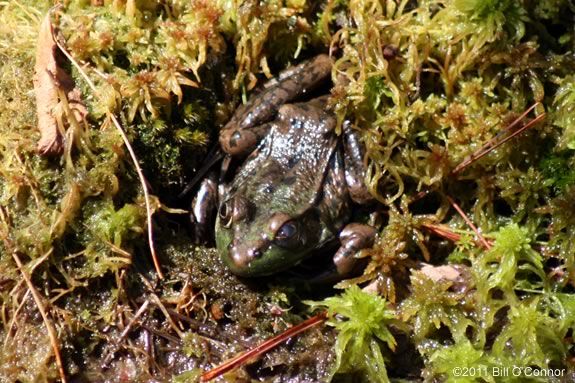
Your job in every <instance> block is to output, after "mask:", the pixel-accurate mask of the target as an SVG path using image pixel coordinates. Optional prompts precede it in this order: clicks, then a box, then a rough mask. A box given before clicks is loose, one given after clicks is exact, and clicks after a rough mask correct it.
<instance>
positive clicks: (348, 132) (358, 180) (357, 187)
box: [343, 121, 374, 205]
mask: <svg viewBox="0 0 575 383" xmlns="http://www.w3.org/2000/svg"><path fill="white" fill-rule="evenodd" d="M343 144H344V163H345V182H346V184H347V190H348V192H349V196H350V197H351V199H352V200H353V202H355V203H357V204H360V205H366V204H369V203H371V202H373V201H374V198H373V196H372V195H371V194H370V192H369V190H368V188H367V186H366V185H365V173H366V168H365V162H364V158H365V147H364V145H363V143H362V142H361V141H360V139H359V134H358V132H357V131H355V130H353V128H352V127H351V124H350V123H349V121H346V122H345V123H344V126H343Z"/></svg>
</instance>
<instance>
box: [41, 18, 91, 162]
mask: <svg viewBox="0 0 575 383" xmlns="http://www.w3.org/2000/svg"><path fill="white" fill-rule="evenodd" d="M59 54H60V51H59V49H58V47H57V45H56V41H55V40H54V28H53V27H52V22H51V21H50V13H48V14H47V15H46V17H45V18H44V21H42V25H41V26H40V33H39V35H38V44H37V47H36V66H35V67H34V71H35V74H34V91H35V93H36V110H37V114H38V129H39V130H40V140H39V141H38V148H37V149H38V152H39V153H41V154H44V155H55V154H61V153H62V152H63V149H64V138H63V137H64V129H65V128H66V126H59V125H58V119H57V118H56V116H55V114H54V110H55V108H56V106H57V105H58V103H59V102H60V96H61V95H62V96H63V97H66V98H67V101H68V105H69V106H70V110H71V111H72V113H73V116H65V115H64V116H62V119H61V121H62V122H63V123H64V124H65V125H69V118H75V119H76V121H81V120H83V119H84V118H85V117H86V115H87V110H86V107H85V106H84V104H83V102H82V100H81V97H80V92H79V91H78V90H77V89H75V88H74V80H73V79H72V77H71V76H70V75H69V74H68V73H66V71H65V70H64V69H62V68H61V67H60V65H59V64H58V55H59Z"/></svg>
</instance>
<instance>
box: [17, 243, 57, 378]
mask: <svg viewBox="0 0 575 383" xmlns="http://www.w3.org/2000/svg"><path fill="white" fill-rule="evenodd" d="M12 258H14V261H15V262H16V265H17V266H18V269H19V270H20V273H21V274H22V277H23V278H24V280H25V281H26V285H28V289H29V290H30V292H31V293H32V297H33V298H34V302H35V303H36V307H38V311H40V315H41V316H42V320H43V321H44V325H45V326H46V329H47V330H48V336H49V337H50V343H51V344H52V350H53V351H54V357H55V358H56V365H57V366H58V373H59V374H60V380H61V381H62V383H66V381H67V380H66V373H65V372H64V364H63V363H62V357H61V355H60V345H59V344H58V336H57V335H56V329H55V328H54V324H53V323H52V322H51V321H50V318H49V317H48V313H47V312H46V308H45V307H44V304H43V303H42V296H41V295H40V293H39V292H38V290H36V287H34V284H33V283H32V279H30V276H29V275H28V273H27V272H26V271H25V270H24V267H23V266H22V262H21V261H20V257H18V254H17V253H16V252H15V251H13V252H12Z"/></svg>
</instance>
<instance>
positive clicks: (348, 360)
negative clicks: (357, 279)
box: [308, 286, 398, 382]
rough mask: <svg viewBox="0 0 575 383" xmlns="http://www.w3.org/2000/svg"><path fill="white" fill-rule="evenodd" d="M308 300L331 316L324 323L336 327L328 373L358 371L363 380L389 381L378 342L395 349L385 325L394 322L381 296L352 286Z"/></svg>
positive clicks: (392, 313)
mask: <svg viewBox="0 0 575 383" xmlns="http://www.w3.org/2000/svg"><path fill="white" fill-rule="evenodd" d="M308 303H309V304H311V306H312V307H316V308H317V307H325V308H326V309H327V311H328V314H329V315H330V316H331V317H332V318H331V319H330V320H328V322H327V323H328V324H329V325H331V326H334V327H335V328H336V329H337V330H338V336H337V340H336V343H335V356H336V359H335V365H334V367H333V372H332V376H333V375H334V374H335V373H337V372H339V373H345V372H350V371H360V372H362V373H363V374H364V379H366V380H367V381H371V382H389V378H388V376H387V369H386V366H385V360H384V357H383V354H382V352H381V348H380V342H381V343H383V344H385V345H386V347H387V348H388V349H391V350H394V349H395V346H396V341H395V339H394V337H393V335H392V333H391V332H390V330H389V328H388V326H389V325H392V324H394V323H395V324H397V323H398V321H397V320H395V314H394V312H393V310H391V309H390V308H388V307H387V302H386V301H385V300H384V299H382V298H380V297H378V296H377V295H373V294H370V293H366V292H363V291H361V290H360V289H359V287H357V286H352V287H350V288H348V289H347V290H345V292H344V293H343V294H342V295H341V296H339V297H337V296H336V297H330V298H327V299H325V300H324V301H322V302H308Z"/></svg>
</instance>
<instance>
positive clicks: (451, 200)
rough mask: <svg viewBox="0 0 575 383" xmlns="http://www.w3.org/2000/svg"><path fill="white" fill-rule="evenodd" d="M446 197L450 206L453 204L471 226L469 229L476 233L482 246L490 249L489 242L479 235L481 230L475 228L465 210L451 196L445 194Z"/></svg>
mask: <svg viewBox="0 0 575 383" xmlns="http://www.w3.org/2000/svg"><path fill="white" fill-rule="evenodd" d="M447 199H448V200H449V203H450V204H451V206H453V207H454V208H455V210H457V212H458V213H459V215H460V216H461V217H462V218H463V220H464V221H465V223H467V225H468V226H469V227H470V228H471V230H473V232H474V233H475V235H477V238H479V240H480V241H481V243H482V244H483V247H485V248H486V249H487V250H489V249H491V245H490V244H489V242H487V241H486V240H485V238H484V237H483V235H481V232H480V231H479V230H478V229H477V227H476V226H475V225H474V224H473V222H471V219H469V217H468V216H467V214H465V212H464V211H463V210H462V209H461V207H459V205H458V204H457V203H456V202H455V201H454V200H453V199H452V198H451V197H449V196H447Z"/></svg>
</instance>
